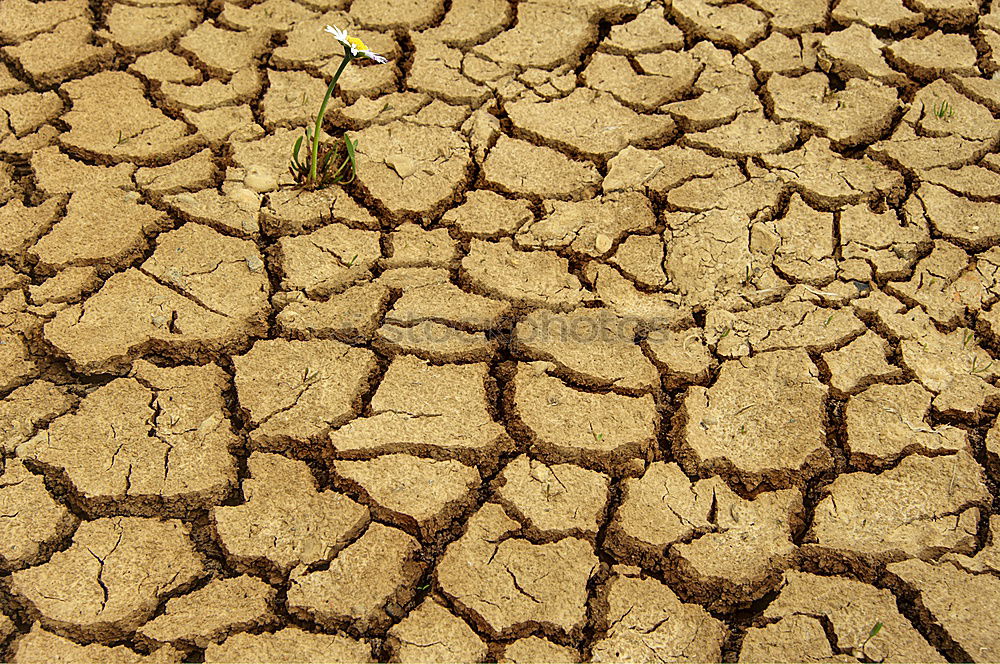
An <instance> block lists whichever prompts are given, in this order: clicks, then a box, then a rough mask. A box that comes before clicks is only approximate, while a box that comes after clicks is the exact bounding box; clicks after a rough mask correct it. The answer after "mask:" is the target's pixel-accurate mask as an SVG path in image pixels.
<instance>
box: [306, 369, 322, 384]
mask: <svg viewBox="0 0 1000 664" xmlns="http://www.w3.org/2000/svg"><path fill="white" fill-rule="evenodd" d="M317 380H319V372H318V371H316V370H315V369H313V368H312V367H306V370H305V371H304V372H303V374H302V382H303V383H304V384H306V385H310V384H312V383H315V382H316V381H317Z"/></svg>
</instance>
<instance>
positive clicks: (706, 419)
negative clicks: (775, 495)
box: [675, 350, 831, 490]
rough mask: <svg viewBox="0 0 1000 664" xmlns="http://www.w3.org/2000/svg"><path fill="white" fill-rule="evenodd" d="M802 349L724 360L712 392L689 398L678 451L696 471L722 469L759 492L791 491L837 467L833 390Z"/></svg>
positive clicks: (695, 391)
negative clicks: (828, 406) (828, 424)
mask: <svg viewBox="0 0 1000 664" xmlns="http://www.w3.org/2000/svg"><path fill="white" fill-rule="evenodd" d="M818 373H819V372H818V370H817V369H816V367H815V365H814V364H813V363H812V361H811V360H810V359H809V356H808V355H806V353H805V352H804V351H802V350H795V351H773V352H769V353H761V354H760V355H755V356H753V357H751V358H748V359H744V360H741V361H739V362H736V361H729V362H726V363H723V365H722V368H721V370H720V373H719V376H718V378H717V379H716V381H715V383H714V384H713V385H712V386H711V387H709V388H703V387H693V388H691V389H690V390H689V391H688V393H687V396H686V398H685V400H684V410H683V413H684V416H683V420H682V427H683V428H682V430H681V432H680V435H681V439H680V440H679V441H678V444H677V447H676V450H675V452H676V453H677V454H678V455H679V457H680V459H681V463H682V464H683V465H684V466H685V467H686V468H687V469H688V471H689V472H692V473H702V474H704V473H708V472H712V471H714V472H722V473H724V474H725V475H727V476H729V477H731V478H732V480H733V481H736V482H739V483H741V484H743V486H744V487H745V488H746V489H747V490H754V489H755V488H757V487H758V486H760V485H761V484H762V483H766V484H768V485H770V486H774V487H788V486H794V485H795V484H798V483H799V482H801V481H802V480H804V479H807V478H808V477H811V476H812V475H815V474H817V473H820V472H822V471H824V470H826V469H828V468H830V466H831V458H830V453H829V451H828V450H827V448H826V444H825V440H826V439H825V403H826V396H827V388H826V386H824V385H822V384H821V383H820V382H819V380H818V378H817V376H818Z"/></svg>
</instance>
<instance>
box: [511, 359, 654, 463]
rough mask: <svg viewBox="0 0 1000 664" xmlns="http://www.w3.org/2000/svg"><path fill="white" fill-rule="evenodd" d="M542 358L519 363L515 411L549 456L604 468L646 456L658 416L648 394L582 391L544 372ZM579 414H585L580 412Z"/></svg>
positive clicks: (516, 378)
mask: <svg viewBox="0 0 1000 664" xmlns="http://www.w3.org/2000/svg"><path fill="white" fill-rule="evenodd" d="M546 368H547V363H544V362H533V363H527V364H526V363H519V364H518V368H517V374H516V375H515V377H514V382H513V386H514V387H513V394H512V395H511V398H512V400H513V402H514V407H515V409H516V410H515V413H516V415H517V417H518V418H519V419H520V421H521V422H522V423H523V426H524V427H525V428H526V429H527V432H528V433H529V435H530V436H531V438H532V441H533V442H534V446H535V447H536V448H537V449H538V450H539V451H541V452H543V453H545V454H546V455H547V456H548V457H551V458H553V459H558V460H565V461H568V462H573V463H577V464H580V465H583V466H585V467H589V468H597V469H601V470H605V471H611V472H614V471H620V469H621V462H623V461H625V460H627V459H630V458H634V457H640V458H642V457H645V456H646V454H647V453H648V452H649V451H650V449H651V448H652V446H653V445H654V444H655V440H656V430H657V426H658V423H659V416H658V414H657V412H656V406H655V404H654V402H653V397H652V395H649V394H646V395H644V396H642V397H629V396H623V395H620V394H613V393H612V394H601V393H593V392H581V391H579V390H576V389H574V388H572V387H570V386H568V385H566V384H565V383H563V382H562V381H561V380H559V379H558V378H554V377H552V376H550V375H548V374H547V373H546ZM581 414H584V415H581Z"/></svg>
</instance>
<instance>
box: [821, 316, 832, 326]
mask: <svg viewBox="0 0 1000 664" xmlns="http://www.w3.org/2000/svg"><path fill="white" fill-rule="evenodd" d="M832 320H833V314H830V315H829V316H827V317H826V320H825V321H824V322H823V327H826V326H828V325H829V324H830V321H832Z"/></svg>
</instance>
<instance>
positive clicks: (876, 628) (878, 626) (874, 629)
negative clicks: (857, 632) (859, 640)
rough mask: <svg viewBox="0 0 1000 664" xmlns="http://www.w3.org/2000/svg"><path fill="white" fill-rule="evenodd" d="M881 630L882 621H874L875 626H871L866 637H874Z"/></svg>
mask: <svg viewBox="0 0 1000 664" xmlns="http://www.w3.org/2000/svg"><path fill="white" fill-rule="evenodd" d="M881 631H882V623H880V622H877V623H875V626H874V627H872V631H870V632H868V638H869V639H874V638H875V637H876V636H877V635H878V633H879V632H881Z"/></svg>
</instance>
